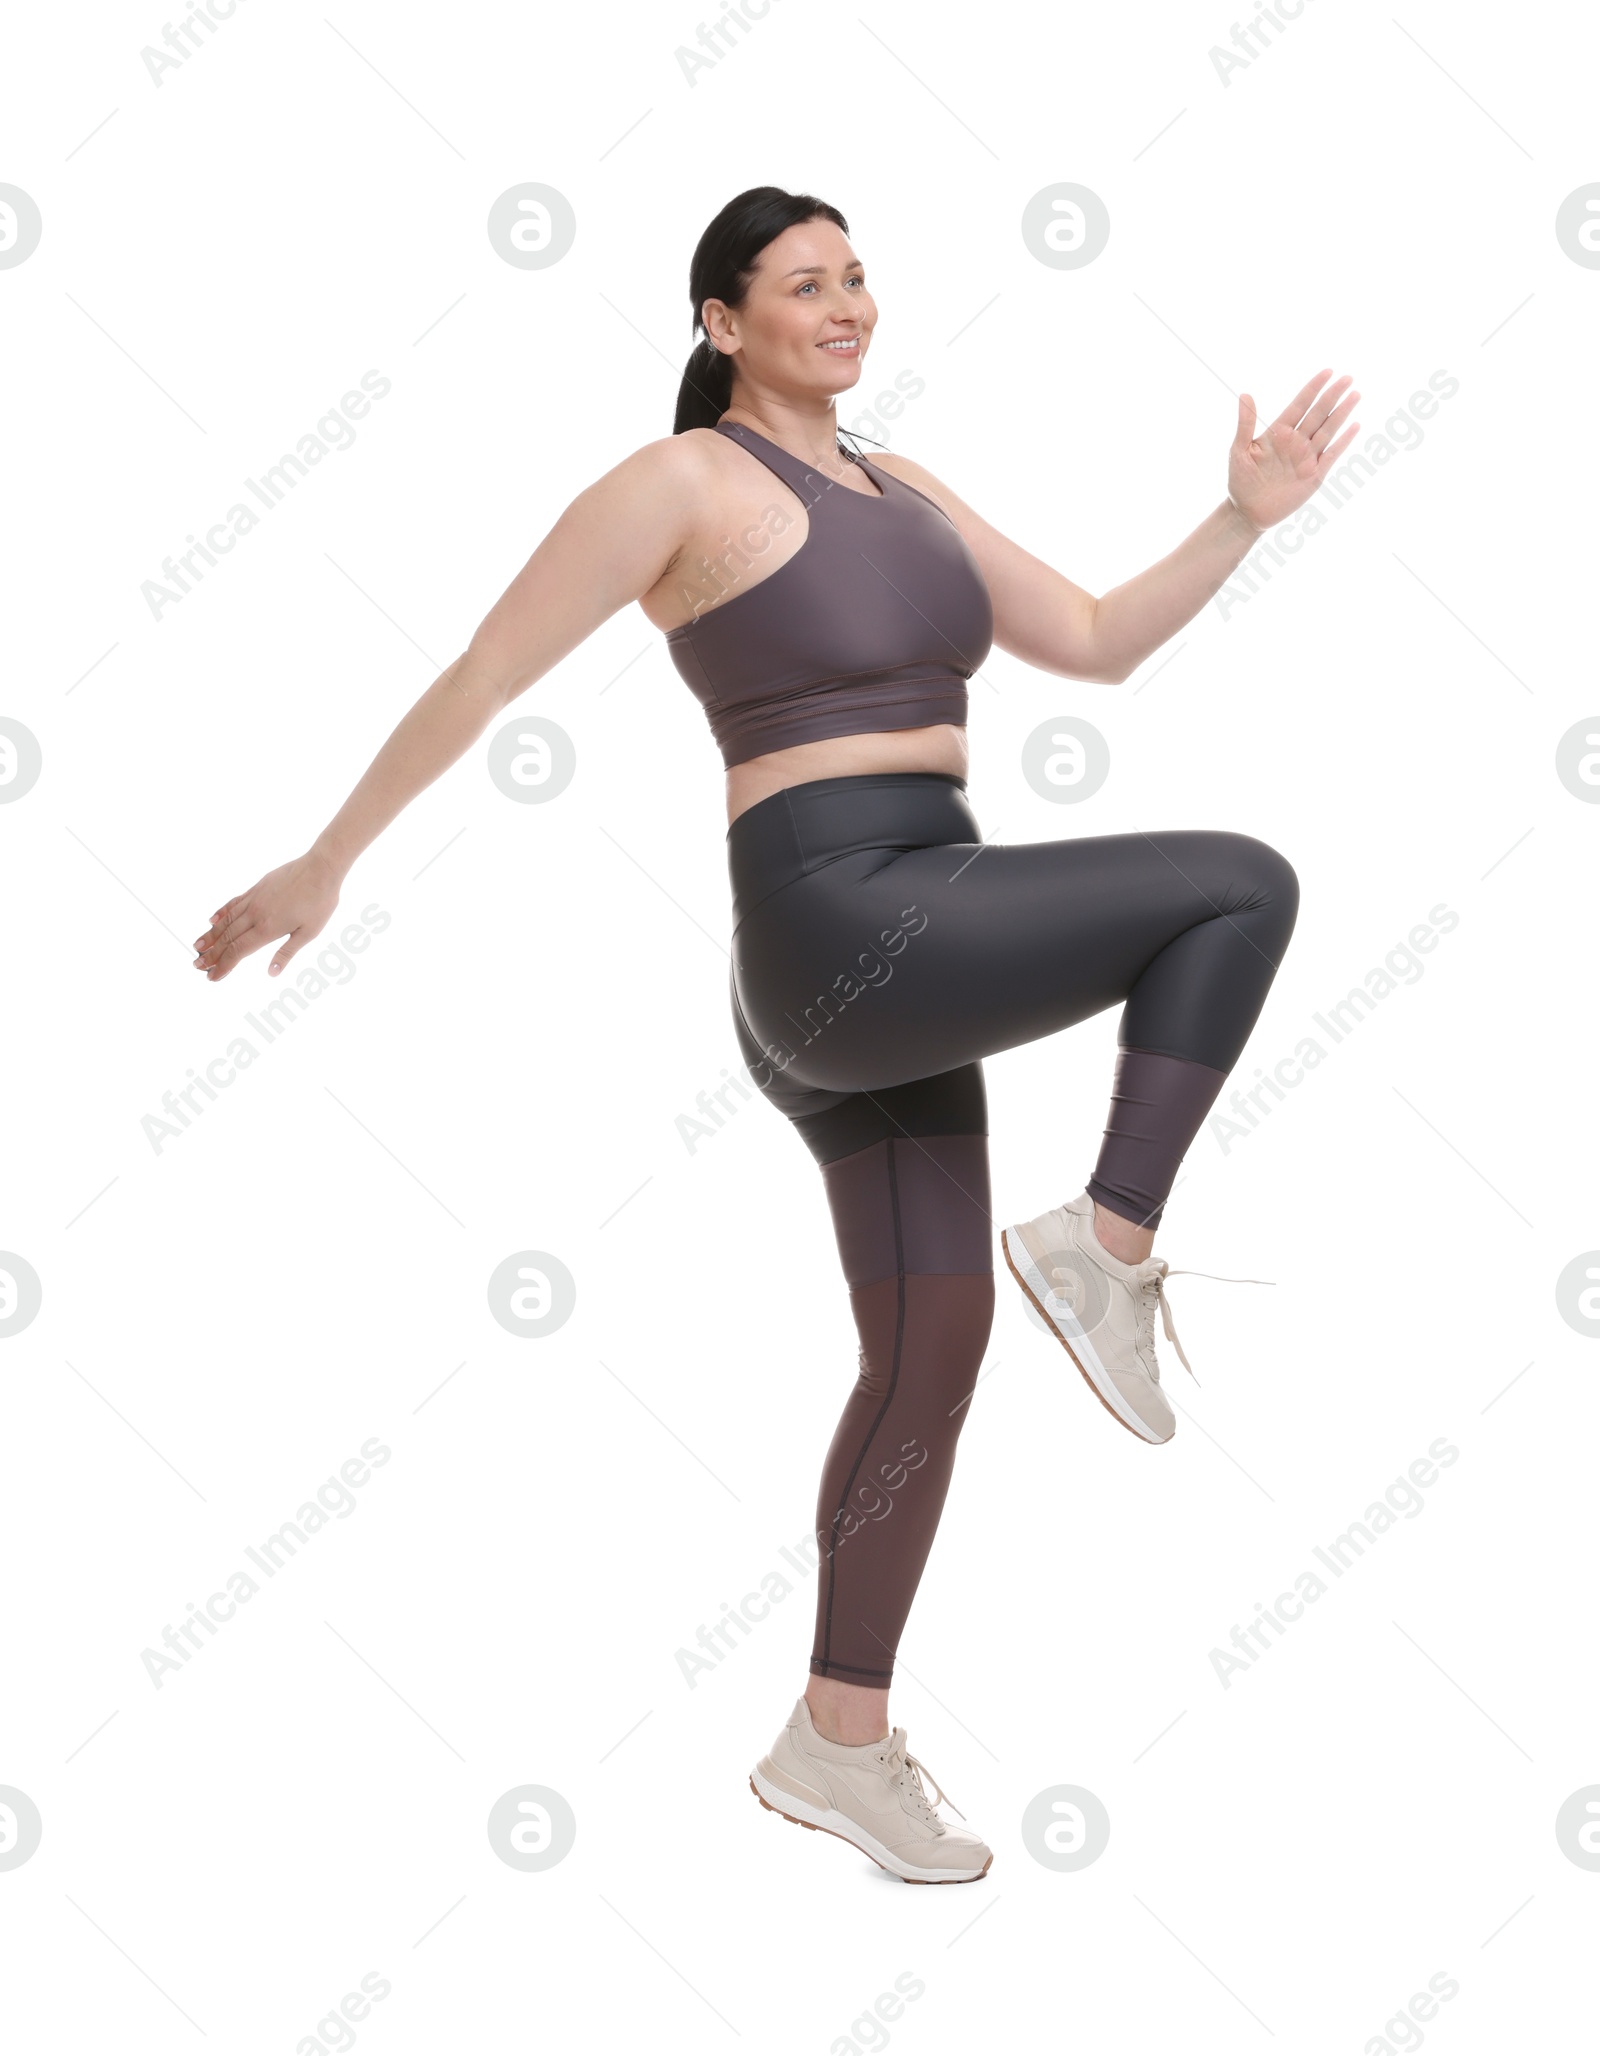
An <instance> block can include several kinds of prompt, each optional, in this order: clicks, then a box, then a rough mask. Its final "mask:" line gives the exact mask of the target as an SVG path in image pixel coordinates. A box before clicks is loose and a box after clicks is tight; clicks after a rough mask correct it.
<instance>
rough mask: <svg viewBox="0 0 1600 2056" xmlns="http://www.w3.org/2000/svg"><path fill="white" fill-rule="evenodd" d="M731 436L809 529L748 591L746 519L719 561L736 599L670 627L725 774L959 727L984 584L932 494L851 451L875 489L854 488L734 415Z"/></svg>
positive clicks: (985, 607)
mask: <svg viewBox="0 0 1600 2056" xmlns="http://www.w3.org/2000/svg"><path fill="white" fill-rule="evenodd" d="M716 429H717V433H718V435H725V436H729V437H731V438H732V440H733V441H734V442H736V443H738V444H739V445H740V447H741V448H743V449H746V450H748V451H749V452H750V454H751V456H752V457H756V458H759V460H760V461H761V462H762V463H763V464H765V465H766V467H767V469H768V470H769V471H773V472H776V473H777V475H778V477H779V478H781V479H782V480H783V482H784V484H785V485H786V486H788V487H789V488H790V490H791V491H792V492H794V493H795V494H796V495H797V496H798V498H799V499H800V502H801V504H802V505H803V506H804V507H805V509H806V517H807V520H808V522H809V524H810V526H809V529H808V532H807V535H806V539H805V541H804V542H803V543H802V544H801V545H800V548H799V549H798V550H796V552H795V553H794V555H793V556H792V557H789V558H787V559H786V560H785V561H784V562H783V563H782V564H780V565H779V566H778V568H777V570H776V571H771V572H768V573H767V574H766V576H765V577H763V578H758V579H757V580H756V582H755V583H754V584H753V585H746V586H745V587H744V588H743V589H742V590H741V589H740V579H741V577H744V576H748V574H749V573H750V572H752V571H754V570H755V569H756V568H757V566H758V565H759V563H760V555H759V551H758V550H757V549H753V548H752V547H751V544H752V542H754V541H757V540H758V539H759V535H760V530H759V529H758V528H756V527H755V526H754V525H752V526H751V527H749V528H746V529H745V530H744V531H743V535H742V538H741V541H740V542H738V543H733V544H730V546H729V547H728V548H727V549H726V550H725V551H724V552H723V554H722V555H721V556H720V557H718V558H717V559H716V560H715V564H714V569H715V571H716V573H717V575H718V576H719V577H720V578H722V579H723V580H724V581H725V582H726V583H728V584H730V585H731V586H732V587H733V590H732V592H731V594H730V595H729V596H728V597H727V598H726V599H722V600H719V601H718V602H717V603H716V605H715V606H712V607H708V608H707V609H706V610H705V612H704V613H702V614H699V615H697V616H696V617H695V619H694V620H692V621H686V622H684V623H683V624H682V625H681V626H679V627H677V628H671V629H668V630H667V638H666V639H667V648H668V651H669V653H670V655H671V657H672V661H673V664H674V665H675V666H676V668H677V671H678V674H679V676H680V677H681V678H682V679H683V681H684V683H685V684H686V685H687V686H688V687H689V690H690V691H691V692H692V693H693V694H694V696H695V698H696V699H697V700H698V701H699V702H700V704H701V706H702V707H703V708H704V709H705V714H706V719H707V721H708V722H709V723H710V727H711V733H712V736H713V737H714V738H715V740H716V743H717V746H718V748H719V749H720V750H721V751H722V760H723V762H724V764H726V765H727V766H728V768H729V769H730V770H731V769H732V767H733V766H734V765H735V764H742V763H744V762H745V761H746V759H748V758H750V757H759V756H762V755H764V754H765V753H766V752H767V751H768V750H783V749H789V748H791V747H792V746H793V745H794V744H796V743H802V742H823V741H826V740H827V739H828V738H829V737H831V736H836V735H865V734H868V733H870V732H872V731H874V730H877V729H890V728H927V727H931V726H933V725H934V724H936V723H938V722H945V721H948V722H952V723H954V724H955V725H956V726H957V727H965V725H966V719H967V680H968V679H969V678H970V677H971V676H972V674H973V672H974V671H976V670H977V668H978V666H979V665H980V664H981V663H982V662H983V660H984V658H985V657H986V656H987V655H988V654H989V648H990V644H991V642H992V640H993V636H994V615H993V612H992V610H991V607H990V602H989V588H988V587H987V586H986V585H985V584H984V580H983V574H982V572H981V571H980V570H979V569H978V565H977V562H976V560H975V559H974V557H973V555H972V552H971V551H970V550H969V549H968V548H967V545H966V543H965V542H964V541H963V540H962V537H961V533H960V531H959V530H958V529H957V528H956V526H955V524H954V523H953V522H952V521H951V520H950V518H949V516H948V515H947V514H946V513H945V512H944V510H943V508H941V507H939V506H937V505H935V503H934V502H933V501H932V500H930V499H929V498H928V496H927V495H926V493H919V492H918V491H917V489H916V487H915V486H911V485H907V484H906V483H905V482H904V480H903V479H898V478H896V477H895V476H894V475H893V474H892V473H891V472H887V471H880V470H879V469H878V467H877V466H876V465H875V464H870V463H868V462H867V460H866V459H865V458H864V457H862V458H857V459H855V460H854V461H856V462H858V463H859V464H860V465H861V466H862V468H863V470H864V471H866V473H867V474H868V476H869V477H870V478H871V479H872V481H873V483H874V484H875V485H876V486H877V487H878V491H879V493H880V494H881V495H882V497H881V498H873V497H869V496H868V495H867V494H866V493H860V492H852V491H851V489H850V487H849V486H846V485H840V484H838V483H837V482H836V481H835V480H833V479H831V478H827V477H825V476H824V475H823V474H822V473H821V472H818V471H816V470H814V469H813V468H812V467H811V466H810V465H809V464H805V463H802V461H801V460H800V459H799V458H798V457H792V456H790V454H789V452H788V451H787V450H782V449H780V448H779V447H778V445H777V444H776V443H774V442H770V441H769V440H768V439H767V437H766V436H764V435H757V434H756V432H755V430H754V429H750V428H746V427H744V426H743V424H742V423H740V422H731V421H730V422H724V421H719V422H718V423H717V424H716Z"/></svg>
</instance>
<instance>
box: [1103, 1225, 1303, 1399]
mask: <svg viewBox="0 0 1600 2056" xmlns="http://www.w3.org/2000/svg"><path fill="white" fill-rule="evenodd" d="M1137 1268H1138V1272H1139V1285H1140V1292H1139V1320H1140V1326H1141V1330H1142V1329H1143V1326H1144V1324H1145V1323H1146V1322H1147V1321H1149V1322H1151V1325H1152V1326H1153V1325H1154V1324H1153V1321H1152V1316H1151V1304H1150V1296H1149V1290H1148V1288H1149V1287H1150V1286H1151V1285H1154V1287H1155V1288H1156V1294H1155V1296H1156V1301H1157V1303H1158V1304H1159V1306H1160V1308H1161V1325H1162V1327H1163V1328H1164V1329H1165V1330H1166V1336H1167V1340H1168V1341H1169V1342H1170V1343H1171V1344H1172V1346H1173V1348H1174V1349H1175V1350H1176V1351H1177V1352H1178V1361H1179V1363H1181V1364H1182V1365H1183V1368H1184V1369H1185V1370H1186V1371H1187V1372H1188V1373H1189V1376H1190V1377H1191V1378H1194V1382H1195V1383H1196V1384H1197V1385H1198V1384H1199V1382H1200V1380H1199V1379H1198V1378H1195V1377H1194V1366H1193V1364H1191V1363H1190V1361H1189V1359H1188V1358H1187V1357H1186V1356H1185V1355H1184V1353H1183V1344H1182V1343H1181V1342H1180V1341H1179V1340H1178V1331H1177V1329H1176V1328H1175V1327H1174V1326H1173V1325H1172V1308H1171V1307H1170V1306H1169V1305H1168V1304H1167V1291H1166V1281H1167V1280H1168V1279H1169V1278H1211V1279H1214V1280H1215V1282H1216V1283H1217V1284H1219V1285H1276V1284H1277V1282H1278V1281H1277V1279H1276V1278H1224V1277H1223V1276H1222V1274H1221V1273H1220V1272H1219V1271H1187V1270H1180V1271H1169V1270H1168V1269H1167V1264H1166V1259H1165V1258H1164V1257H1159V1256H1149V1257H1146V1258H1145V1260H1144V1262H1143V1263H1142V1264H1140V1265H1139V1266H1138V1267H1137ZM1147 1339H1148V1340H1149V1341H1150V1343H1151V1345H1152V1347H1151V1352H1150V1354H1151V1361H1152V1362H1154V1361H1155V1349H1154V1342H1155V1337H1154V1335H1153V1334H1151V1335H1150V1336H1149V1337H1148V1338H1147ZM1156 1382H1157V1384H1159V1383H1160V1382H1161V1371H1160V1367H1159V1366H1157V1369H1156Z"/></svg>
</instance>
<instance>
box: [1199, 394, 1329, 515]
mask: <svg viewBox="0 0 1600 2056" xmlns="http://www.w3.org/2000/svg"><path fill="white" fill-rule="evenodd" d="M1330 376H1331V373H1329V372H1327V371H1319V372H1317V374H1316V375H1315V377H1313V378H1309V379H1307V381H1306V383H1305V384H1304V385H1303V386H1302V387H1301V388H1300V390H1299V392H1297V393H1296V394H1295V396H1294V398H1293V399H1292V400H1291V401H1290V402H1289V404H1288V406H1287V407H1285V408H1284V410H1283V412H1282V413H1281V414H1280V415H1279V416H1278V418H1277V419H1276V421H1269V422H1268V423H1267V425H1266V427H1265V428H1264V429H1263V430H1262V431H1261V433H1260V435H1258V436H1255V437H1254V438H1252V436H1251V433H1250V431H1251V428H1252V427H1253V425H1254V423H1255V414H1256V407H1255V401H1254V400H1253V399H1252V398H1251V397H1250V395H1249V394H1248V393H1241V394H1240V395H1239V426H1238V430H1237V432H1236V433H1235V435H1234V438H1233V447H1232V448H1231V449H1230V450H1229V452H1228V498H1229V499H1230V500H1232V502H1233V504H1234V505H1235V506H1236V507H1237V508H1238V509H1239V511H1240V513H1241V514H1243V515H1244V517H1245V519H1246V520H1247V521H1251V522H1253V523H1254V524H1255V526H1256V527H1257V528H1271V527H1272V526H1273V524H1274V523H1275V522H1279V521H1282V520H1284V519H1285V518H1286V517H1287V516H1288V515H1290V514H1292V513H1293V512H1294V510H1295V509H1296V508H1297V507H1302V506H1304V505H1305V503H1306V501H1307V500H1309V499H1310V497H1311V495H1312V494H1313V493H1314V492H1315V491H1316V490H1317V488H1318V486H1319V485H1321V483H1322V481H1323V479H1324V478H1326V477H1327V475H1328V472H1329V471H1330V470H1331V469H1332V467H1333V463H1334V460H1335V458H1337V457H1340V456H1342V455H1343V454H1344V452H1345V450H1346V449H1347V448H1348V447H1349V445H1350V443H1351V441H1352V439H1353V438H1354V436H1355V432H1356V430H1357V429H1358V428H1359V427H1360V426H1361V424H1360V422H1359V421H1352V422H1351V423H1350V426H1349V427H1348V428H1346V429H1345V432H1344V434H1343V435H1339V430H1340V429H1341V428H1342V427H1343V426H1344V423H1345V421H1346V420H1347V419H1348V417H1349V414H1350V410H1351V408H1352V407H1354V405H1355V403H1356V402H1357V400H1359V399H1360V397H1361V395H1360V394H1359V393H1357V392H1350V393H1345V390H1344V389H1345V387H1346V386H1347V385H1349V383H1350V379H1349V375H1348V373H1347V374H1346V375H1345V376H1344V377H1343V378H1336V379H1334V381H1333V384H1332V385H1331V386H1329V387H1328V388H1327V389H1326V391H1324V390H1323V381H1324V379H1326V378H1328V377H1330ZM1341 394H1344V397H1343V398H1342V399H1341V398H1340V395H1341ZM1335 436H1339V439H1338V441H1337V442H1335V441H1334V440H1333V438H1334V437H1335Z"/></svg>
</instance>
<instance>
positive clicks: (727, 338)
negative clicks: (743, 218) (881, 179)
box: [701, 221, 878, 399]
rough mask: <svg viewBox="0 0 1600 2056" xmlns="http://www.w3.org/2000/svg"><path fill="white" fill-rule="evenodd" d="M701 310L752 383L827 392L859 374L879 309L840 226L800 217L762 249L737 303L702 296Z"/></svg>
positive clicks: (843, 387) (787, 391)
mask: <svg viewBox="0 0 1600 2056" xmlns="http://www.w3.org/2000/svg"><path fill="white" fill-rule="evenodd" d="M701 315H702V319H703V320H704V322H705V324H706V332H707V334H708V335H709V336H710V338H711V340H712V342H713V343H714V344H715V345H716V347H717V348H718V349H719V350H722V351H723V352H724V353H726V354H728V355H731V356H732V357H733V360H734V370H735V372H736V374H737V375H738V376H739V377H740V378H742V379H743V380H744V381H745V382H746V384H747V385H749V386H750V387H752V388H753V389H754V390H756V391H758V392H762V391H764V392H771V393H775V394H779V395H782V396H784V397H789V398H820V399H828V398H831V397H832V396H833V395H834V394H835V393H842V392H848V391H849V389H850V387H851V386H853V385H854V384H855V383H856V381H857V379H859V378H860V376H861V360H862V358H863V357H864V356H865V355H866V353H867V347H868V343H869V340H870V338H871V334H872V328H873V325H874V323H875V322H876V321H877V319H878V309H877V306H876V305H875V303H874V301H873V298H872V295H871V294H870V293H869V292H868V291H867V283H866V277H865V274H864V272H863V269H862V266H861V265H860V264H859V263H858V262H857V261H856V256H855V252H854V251H853V250H852V249H851V248H850V243H849V239H848V238H847V237H846V235H845V233H844V231H843V230H842V229H840V228H837V227H836V226H835V225H834V223H833V222H831V221H802V222H799V223H797V224H796V226H795V227H793V228H786V229H785V230H784V232H783V234H782V235H781V236H775V237H774V238H773V240H772V241H771V242H770V243H768V245H767V247H766V248H765V249H764V250H763V251H762V252H761V255H760V257H759V258H758V259H757V261H756V269H755V275H754V276H753V277H752V279H751V281H750V286H749V290H748V291H747V292H746V294H745V296H744V302H743V304H742V305H741V306H738V307H728V306H725V305H724V303H723V302H722V301H721V300H707V301H706V303H705V305H704V307H703V308H702V310H701Z"/></svg>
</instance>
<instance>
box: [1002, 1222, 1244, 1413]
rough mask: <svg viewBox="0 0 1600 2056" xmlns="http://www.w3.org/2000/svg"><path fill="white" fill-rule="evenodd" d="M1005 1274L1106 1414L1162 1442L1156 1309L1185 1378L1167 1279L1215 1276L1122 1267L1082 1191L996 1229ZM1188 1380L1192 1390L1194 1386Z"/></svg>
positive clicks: (1159, 1263)
mask: <svg viewBox="0 0 1600 2056" xmlns="http://www.w3.org/2000/svg"><path fill="white" fill-rule="evenodd" d="M1000 1247H1001V1249H1002V1251H1003V1252H1004V1254H1005V1260H1006V1267H1007V1269H1008V1270H1009V1271H1010V1272H1011V1275H1012V1277H1013V1278H1015V1279H1016V1281H1017V1283H1018V1284H1019V1285H1020V1286H1021V1287H1022V1290H1023V1292H1024V1293H1025V1294H1026V1295H1027V1297H1028V1299H1029V1300H1030V1301H1031V1302H1032V1304H1033V1305H1034V1307H1036V1308H1037V1309H1038V1311H1039V1313H1040V1314H1041V1315H1042V1317H1043V1318H1044V1320H1045V1321H1046V1322H1047V1323H1048V1324H1049V1326H1050V1329H1051V1331H1052V1332H1053V1333H1054V1335H1055V1336H1056V1339H1057V1340H1058V1341H1059V1342H1060V1343H1061V1345H1062V1347H1063V1348H1064V1349H1065V1350H1066V1352H1067V1354H1068V1356H1070V1357H1071V1358H1072V1361H1073V1362H1074V1363H1075V1364H1076V1365H1077V1366H1078V1369H1079V1370H1080V1371H1081V1372H1082V1373H1083V1376H1084V1379H1085V1380H1086V1382H1087V1383H1088V1385H1089V1387H1090V1389H1091V1390H1092V1391H1093V1392H1094V1393H1095V1395H1096V1396H1097V1398H1098V1399H1099V1400H1100V1402H1101V1404H1102V1405H1103V1406H1104V1407H1105V1409H1106V1411H1107V1413H1109V1414H1111V1415H1112V1416H1114V1418H1115V1419H1117V1420H1119V1421H1120V1422H1121V1423H1122V1425H1123V1427H1125V1428H1127V1429H1129V1430H1130V1431H1131V1432H1132V1433H1133V1434H1135V1435H1137V1436H1139V1437H1140V1439H1141V1440H1142V1441H1145V1442H1170V1441H1171V1440H1172V1436H1173V1432H1174V1430H1175V1429H1176V1427H1177V1420H1176V1417H1175V1416H1174V1414H1173V1411H1172V1406H1171V1404H1170V1402H1169V1401H1168V1399H1167V1395H1166V1394H1165V1393H1164V1392H1163V1391H1162V1389H1161V1371H1160V1368H1159V1367H1158V1365H1157V1363H1156V1308H1157V1307H1158V1306H1159V1307H1160V1309H1161V1324H1162V1326H1163V1328H1164V1329H1165V1330H1166V1336H1167V1340H1168V1341H1169V1342H1170V1343H1171V1344H1172V1346H1173V1348H1174V1349H1175V1350H1176V1351H1177V1352H1178V1361H1179V1363H1181V1364H1182V1365H1183V1367H1184V1369H1185V1370H1186V1371H1188V1373H1189V1375H1190V1377H1191V1378H1194V1370H1193V1368H1192V1366H1191V1365H1190V1362H1189V1359H1188V1358H1187V1357H1186V1356H1185V1355H1184V1353H1183V1344H1182V1343H1181V1342H1180V1341H1179V1340H1178V1331H1177V1329H1176V1328H1175V1327H1174V1326H1173V1325H1172V1309H1171V1307H1170V1306H1169V1305H1168V1304H1167V1295H1166V1280H1167V1279H1168V1278H1169V1277H1184V1276H1189V1277H1194V1278H1213V1277H1216V1276H1217V1274H1216V1273H1215V1272H1213V1271H1191V1272H1187V1273H1185V1272H1182V1271H1169V1270H1168V1268H1167V1265H1166V1262H1165V1260H1164V1259H1163V1258H1161V1257H1159V1256H1147V1257H1146V1258H1145V1259H1144V1261H1143V1262H1142V1263H1137V1264H1125V1263H1123V1262H1121V1261H1120V1259H1119V1258H1117V1257H1114V1256H1113V1255H1112V1254H1111V1252H1110V1250H1108V1249H1105V1248H1103V1247H1102V1245H1101V1242H1100V1238H1099V1237H1098V1236H1097V1235H1096V1234H1095V1232H1094V1201H1093V1200H1092V1199H1091V1198H1090V1197H1089V1194H1088V1193H1087V1192H1080V1193H1079V1195H1078V1197H1077V1198H1076V1199H1072V1200H1068V1202H1067V1204H1066V1205H1065V1206H1060V1207H1052V1208H1051V1210H1050V1211H1049V1212H1048V1213H1045V1214H1040V1215H1039V1217H1038V1219H1037V1220H1033V1221H1022V1222H1019V1223H1018V1224H1017V1225H1016V1226H1014V1227H1010V1228H1003V1229H1002V1230H1001V1231H1000ZM1218 1282H1219V1283H1221V1284H1224V1285H1270V1284H1271V1283H1272V1280H1271V1279H1270V1278H1221V1279H1219V1280H1218ZM1199 1382H1200V1381H1199V1379H1198V1378H1195V1383H1196V1384H1197V1385H1198V1384H1199Z"/></svg>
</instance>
